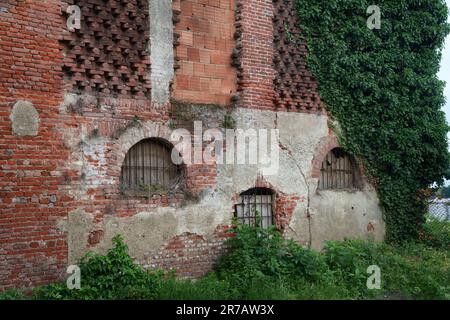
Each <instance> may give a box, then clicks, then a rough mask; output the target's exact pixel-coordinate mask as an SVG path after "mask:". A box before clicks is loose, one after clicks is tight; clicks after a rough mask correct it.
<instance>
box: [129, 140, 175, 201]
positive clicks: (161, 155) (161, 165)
mask: <svg viewBox="0 0 450 320" xmlns="http://www.w3.org/2000/svg"><path fill="white" fill-rule="evenodd" d="M171 151H172V147H171V145H170V144H169V143H168V142H166V141H164V140H162V139H156V138H151V139H145V140H142V141H141V142H139V143H137V144H135V145H134V146H133V147H131V149H130V150H129V151H128V153H127V155H126V156H125V160H124V162H123V165H122V174H121V181H122V188H125V189H126V190H133V191H146V192H151V191H161V190H166V191H167V190H171V189H174V188H176V187H177V186H178V185H179V183H180V181H181V179H180V178H181V168H180V166H177V165H175V164H174V163H173V162H172V159H171Z"/></svg>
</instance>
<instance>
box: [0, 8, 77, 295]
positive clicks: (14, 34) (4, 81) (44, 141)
mask: <svg viewBox="0 0 450 320" xmlns="http://www.w3.org/2000/svg"><path fill="white" fill-rule="evenodd" d="M1 6H2V7H4V8H6V10H7V12H1V13H0V57H1V59H0V169H1V170H0V288H2V289H8V288H11V287H13V286H16V287H28V286H30V285H39V284H43V283H48V282H52V281H55V280H56V279H57V278H58V277H59V275H60V272H61V270H63V269H64V268H65V265H66V257H67V244H66V234H65V232H64V231H63V230H60V229H59V228H58V221H59V220H60V219H64V217H66V216H67V212H68V210H69V207H70V206H71V202H70V199H69V198H68V197H67V194H66V192H65V191H64V188H65V186H64V185H63V183H62V181H63V172H64V171H63V170H62V167H63V166H64V163H65V161H66V159H67V156H68V150H67V149H66V148H64V147H63V146H62V145H61V142H62V140H61V136H60V134H59V132H58V131H57V130H56V125H58V126H63V125H64V124H63V122H64V120H63V121H61V118H60V115H59V111H58V110H59V109H58V106H59V104H60V103H61V100H62V97H63V82H62V77H63V74H62V70H61V65H62V56H61V53H60V47H59V42H58V39H59V35H60V34H61V15H60V6H59V1H56V0H50V1H26V2H25V1H17V0H6V1H2V2H1ZM18 100H28V101H31V102H32V103H33V106H34V108H36V110H37V111H38V112H39V115H40V122H39V128H38V133H37V135H36V136H17V135H14V134H13V132H12V126H11V121H10V118H9V117H10V112H11V110H12V107H13V105H14V104H15V103H16V101H18Z"/></svg>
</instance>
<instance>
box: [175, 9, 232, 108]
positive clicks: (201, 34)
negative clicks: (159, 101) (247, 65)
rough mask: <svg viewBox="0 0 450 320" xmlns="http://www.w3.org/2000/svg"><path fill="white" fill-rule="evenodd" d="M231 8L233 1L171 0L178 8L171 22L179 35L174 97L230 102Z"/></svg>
mask: <svg viewBox="0 0 450 320" xmlns="http://www.w3.org/2000/svg"><path fill="white" fill-rule="evenodd" d="M234 8H235V4H234V0H182V1H180V0H175V1H174V9H175V10H180V11H181V13H180V14H179V17H178V18H179V22H177V23H176V24H175V32H176V33H177V34H178V35H179V39H178V41H179V45H178V46H177V47H176V52H175V54H176V57H177V59H178V60H179V61H178V65H179V69H178V70H177V71H176V75H175V81H174V85H173V98H174V99H175V100H182V101H188V102H195V103H210V104H221V105H225V104H228V103H230V101H231V97H232V95H233V94H234V93H235V91H236V71H235V70H234V68H233V67H232V66H231V54H232V52H233V49H234V48H235V41H234V39H233V34H234V22H235V17H234Z"/></svg>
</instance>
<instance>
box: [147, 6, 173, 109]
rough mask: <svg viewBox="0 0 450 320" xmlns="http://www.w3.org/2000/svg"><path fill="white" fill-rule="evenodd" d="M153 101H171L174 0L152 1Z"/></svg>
mask: <svg viewBox="0 0 450 320" xmlns="http://www.w3.org/2000/svg"><path fill="white" fill-rule="evenodd" d="M149 10H150V14H149V17H150V55H151V60H152V68H151V75H150V77H151V81H152V102H154V103H157V104H160V105H163V104H165V103H167V102H169V98H170V83H171V81H172V79H173V76H174V53H173V21H172V0H158V1H150V5H149Z"/></svg>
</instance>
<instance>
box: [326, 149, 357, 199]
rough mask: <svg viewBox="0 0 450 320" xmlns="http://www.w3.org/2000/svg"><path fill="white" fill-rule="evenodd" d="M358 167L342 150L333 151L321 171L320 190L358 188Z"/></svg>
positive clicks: (327, 156)
mask: <svg viewBox="0 0 450 320" xmlns="http://www.w3.org/2000/svg"><path fill="white" fill-rule="evenodd" d="M355 168H356V165H355V162H354V160H353V158H352V156H351V155H349V154H348V153H346V152H345V151H344V150H342V149H341V148H335V149H333V150H331V151H330V152H329V153H328V154H327V155H326V157H325V160H324V161H323V163H322V168H321V170H320V180H319V189H321V190H327V189H351V188H355V187H356V169H355Z"/></svg>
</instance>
